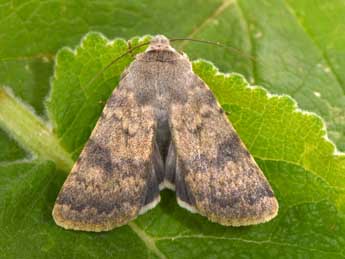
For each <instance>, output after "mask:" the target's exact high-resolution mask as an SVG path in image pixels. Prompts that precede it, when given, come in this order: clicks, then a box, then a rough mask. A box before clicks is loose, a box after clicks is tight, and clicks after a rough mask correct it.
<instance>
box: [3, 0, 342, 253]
mask: <svg viewBox="0 0 345 259" xmlns="http://www.w3.org/2000/svg"><path fill="white" fill-rule="evenodd" d="M344 11H345V5H344V3H343V2H342V1H341V0H334V1H331V2H324V1H312V2H311V1H309V0H305V1H297V0H286V1H248V0H247V1H244V0H243V1H240V0H239V1H231V0H230V1H227V0H226V1H215V0H212V1H174V4H173V5H172V4H169V3H167V2H166V1H126V2H124V1H97V2H95V1H48V2H47V1H35V0H34V1H25V2H20V1H18V2H13V1H3V2H1V3H0V14H1V15H0V17H1V18H0V19H1V23H0V46H1V47H0V84H1V85H6V86H8V87H10V89H12V91H13V93H14V95H15V96H17V97H20V98H21V99H22V100H23V101H24V102H25V103H27V104H29V105H30V107H32V109H33V111H34V112H35V113H36V114H37V115H39V116H41V117H42V118H43V120H44V121H43V122H42V125H43V126H42V127H46V126H47V124H50V125H51V126H52V129H53V131H49V127H46V128H47V130H48V131H49V132H50V133H49V134H48V135H49V136H48V137H47V140H49V141H51V142H49V141H48V142H47V143H49V145H48V146H47V147H45V148H44V149H43V148H42V149H41V151H42V152H39V150H38V149H37V146H35V145H33V143H34V142H35V140H36V139H38V138H39V137H41V136H39V134H38V133H40V132H41V131H40V130H41V128H37V134H33V135H30V134H29V133H31V131H30V128H28V129H27V134H26V132H25V131H24V132H21V133H22V135H20V136H19V135H18V134H16V132H15V130H14V129H13V128H10V127H9V125H8V123H7V122H8V121H10V119H11V118H13V119H14V120H17V121H20V120H22V118H24V117H25V116H26V117H27V118H32V119H33V121H35V120H37V117H36V116H35V115H34V114H32V113H31V110H30V109H28V107H27V106H22V105H21V104H20V103H18V102H17V101H15V100H14V101H13V103H14V107H22V108H23V113H19V112H18V113H14V112H13V111H10V110H7V109H6V108H5V107H10V105H6V106H5V101H6V100H11V97H10V96H9V95H8V94H7V92H6V91H3V90H2V92H0V126H2V128H3V129H6V130H5V131H1V132H0V147H1V149H0V150H1V152H0V161H1V162H0V193H1V195H0V196H1V197H2V199H1V201H0V211H1V214H0V225H1V236H0V254H1V255H3V256H4V257H5V258H37V257H41V258H45V257H50V258H59V257H62V256H66V257H70V256H75V257H94V258H97V257H104V256H113V257H121V258H126V257H128V258H133V257H138V258H147V257H150V258H151V257H161V258H164V257H168V258H194V257H200V256H202V257H208V258H213V257H230V256H234V255H236V256H242V257H254V256H255V257H265V258H266V257H297V256H301V257H302V256H309V257H314V258H315V257H320V258H324V257H325V256H327V257H330V258H332V257H334V258H339V257H344V253H343V247H344V242H345V241H344V238H345V228H344V227H345V225H344V222H345V221H344V215H345V207H344V188H345V182H344V176H343V174H344V170H345V166H344V164H345V162H344V160H345V159H344V157H343V156H339V155H338V156H336V155H334V154H333V151H334V147H333V146H332V145H331V144H330V142H328V141H327V140H326V139H325V138H324V127H323V124H322V121H321V120H320V119H319V118H317V117H315V116H314V115H311V114H305V113H304V114H302V113H300V112H298V111H297V110H296V107H295V104H294V102H293V101H291V99H289V98H287V97H270V96H269V95H267V93H266V91H264V90H263V89H261V88H248V87H247V83H246V82H245V80H244V79H243V78H242V77H241V76H238V75H232V76H230V77H225V76H224V75H222V74H217V72H216V71H215V68H214V67H213V66H211V65H210V64H208V63H205V62H201V61H200V62H196V63H194V69H195V71H196V72H197V73H198V74H199V75H200V76H201V77H202V78H203V79H204V80H205V81H206V82H207V83H208V84H209V85H210V87H211V88H212V90H213V91H214V93H215V94H216V96H217V98H218V100H219V101H220V102H221V104H222V105H223V106H224V108H225V109H226V110H227V111H228V112H229V114H230V115H229V117H230V119H231V121H232V123H233V124H234V126H235V127H236V129H237V131H238V132H239V134H240V136H241V138H242V139H243V140H244V141H245V143H246V145H247V146H248V148H249V149H250V151H251V153H252V154H253V155H254V156H255V159H256V160H257V162H258V163H259V165H260V166H261V168H262V169H263V171H264V173H265V174H266V176H267V177H268V178H269V180H270V182H271V183H272V186H273V189H274V191H275V193H276V195H277V197H278V199H279V203H280V213H279V216H278V217H277V218H276V219H275V220H273V221H271V222H270V223H267V224H263V225H258V226H253V227H246V228H225V227H221V226H219V225H216V224H212V223H209V222H208V221H207V220H205V219H204V218H202V217H199V216H196V215H192V214H190V213H189V212H187V211H185V210H183V209H180V208H179V207H178V206H177V205H176V202H175V198H174V194H173V193H172V192H169V191H165V192H163V194H162V195H163V200H162V202H161V204H160V205H159V206H158V207H157V208H156V209H154V210H153V211H151V212H149V213H148V214H146V215H144V216H142V217H140V218H139V219H138V220H136V221H135V222H134V223H133V224H131V225H130V226H124V227H121V228H119V229H116V230H114V231H111V232H109V233H101V234H92V233H91V234H90V233H79V232H72V231H64V230H62V229H60V228H58V227H57V226H55V224H54V222H53V221H52V218H51V209H52V206H53V204H54V200H55V198H56V195H57V192H58V190H59V188H60V186H61V184H62V182H63V180H64V178H65V176H66V174H65V172H66V171H68V170H66V169H65V168H66V167H68V165H69V164H70V163H71V160H70V158H69V156H71V157H72V158H73V159H75V158H76V157H77V155H78V153H79V152H80V149H81V148H82V146H83V144H84V143H85V141H86V140H87V137H88V135H89V133H90V131H91V130H92V128H93V125H94V123H95V121H96V120H97V117H98V114H99V112H100V111H101V109H102V107H103V105H104V102H105V100H106V99H107V97H108V96H109V94H110V93H111V91H112V89H113V87H114V85H116V82H117V80H118V76H119V74H120V73H121V71H122V69H123V68H124V67H125V66H126V65H127V64H128V63H129V62H130V61H131V57H128V58H127V59H124V60H122V61H121V62H120V63H119V64H117V66H116V67H113V68H112V69H111V70H110V71H108V72H107V73H106V74H105V75H104V76H103V77H102V78H100V79H99V80H97V81H96V82H95V83H94V84H92V85H89V86H88V88H87V89H85V88H83V86H87V82H89V81H90V78H91V77H92V76H93V75H94V74H95V73H97V71H98V70H99V69H100V68H101V67H104V65H106V64H107V63H108V62H109V60H111V59H113V58H114V57H116V56H118V54H119V53H122V52H123V51H124V50H126V49H127V44H126V42H124V41H115V42H114V43H112V44H109V43H107V40H106V39H104V38H103V37H101V36H100V35H98V34H90V35H89V36H87V37H86V38H85V39H84V41H83V43H82V44H81V46H80V47H78V49H77V51H76V52H74V53H73V52H71V51H70V50H68V49H63V50H62V51H61V52H59V55H58V57H57V56H56V54H57V51H58V49H60V48H61V47H63V46H70V47H72V48H75V47H76V46H77V45H78V44H79V42H80V40H81V38H82V36H83V35H84V34H85V33H87V32H89V31H99V32H102V33H103V34H104V35H106V36H107V37H108V38H115V37H124V38H126V39H128V38H130V37H133V36H136V35H144V34H151V35H154V34H157V33H163V34H165V35H167V36H169V37H171V38H172V37H186V36H188V37H194V38H200V39H209V40H213V41H220V42H222V43H224V44H227V45H231V46H234V47H236V48H239V49H240V50H241V53H244V54H242V55H241V54H238V53H230V52H228V51H225V50H224V49H220V48H216V47H214V46H208V45H198V44H195V43H191V42H180V43H178V44H177V45H176V47H178V48H180V49H182V50H184V51H185V52H187V53H188V55H189V56H190V58H191V59H195V58H204V59H207V60H210V61H212V62H213V63H214V64H215V65H216V66H217V67H219V69H220V70H221V71H224V72H238V73H241V74H243V75H244V76H245V78H246V79H247V80H248V81H249V82H250V83H251V84H253V85H254V84H257V85H261V86H263V87H265V88H266V89H268V90H269V92H270V93H279V94H289V95H290V96H292V97H293V98H294V99H295V100H296V101H297V103H298V106H299V107H300V108H302V109H304V110H308V111H312V112H315V113H317V114H318V115H320V116H321V117H322V118H323V119H324V121H325V122H326V125H327V130H328V136H329V138H330V139H331V140H332V141H333V142H335V143H336V145H337V147H338V149H339V150H345V144H344V143H345V141H344V140H345V113H344V111H345V110H344V108H345V107H344V106H345V95H344V91H345V90H344V89H345V86H344V82H345V76H344V73H341V72H342V71H343V70H344V67H345V50H344V48H345V36H344V34H342V33H341V32H342V31H344V29H345V21H344V18H343V15H342V14H343V13H344ZM137 42H138V38H135V39H133V41H132V43H133V45H135V44H137ZM248 55H249V56H254V57H255V59H251V58H248V57H247V56H248ZM55 60H57V65H56V67H55V74H54V61H55ZM53 74H54V77H53V78H52V79H51V77H52V75H53ZM50 90H51V94H50V97H49V99H48V101H45V98H46V97H47V96H48V93H49V92H50ZM1 103H2V104H3V106H1ZM8 103H11V102H8ZM8 103H6V104H8ZM25 111H27V113H26V112H25ZM30 114H31V115H30ZM11 115H12V116H11ZM13 115H16V116H17V117H16V116H13ZM6 116H7V117H6ZM30 116H31V117H30ZM26 117H25V118H26ZM47 121H49V122H48V123H47ZM38 124H39V123H38V122H37V125H38ZM34 129H36V128H34ZM12 131H13V132H12ZM5 132H6V133H5ZM9 135H13V136H14V137H15V138H16V139H21V140H23V141H22V143H21V145H18V144H17V142H15V141H14V140H13V139H12V138H11V137H9ZM20 137H22V138H20ZM42 138H44V136H43V137H42ZM29 140H32V141H29ZM25 141H26V142H25ZM43 144H44V143H43ZM43 144H42V145H43ZM55 144H56V146H54V145H55ZM22 146H23V147H25V148H22ZM56 147H57V148H56ZM60 149H61V150H62V151H61V154H60V153H59V154H60V155H61V156H57V157H65V158H66V159H65V163H64V164H63V165H62V164H59V162H57V161H59V160H57V159H55V158H56V157H53V156H50V155H51V154H54V153H56V152H57V151H56V150H60ZM65 150H66V151H67V152H66V153H64V151H65ZM32 153H33V154H34V155H36V156H34V159H33V160H31V161H28V160H23V159H24V158H29V157H31V156H32ZM66 154H67V155H66ZM44 155H46V156H47V157H44ZM42 158H45V159H42ZM49 158H50V159H49ZM48 160H50V161H48ZM61 165H62V166H61Z"/></svg>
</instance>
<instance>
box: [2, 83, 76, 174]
mask: <svg viewBox="0 0 345 259" xmlns="http://www.w3.org/2000/svg"><path fill="white" fill-rule="evenodd" d="M0 128H2V129H4V130H5V131H6V132H8V134H9V135H10V136H12V137H13V138H14V139H15V140H16V141H17V142H18V143H19V144H20V145H21V146H22V147H23V148H24V149H25V150H28V151H29V152H31V153H33V155H35V156H37V157H39V158H41V159H44V160H52V161H54V162H55V163H56V166H57V167H58V168H60V169H62V170H64V171H66V172H68V171H69V170H70V169H71V167H72V166H73V160H72V159H71V157H70V155H69V154H68V153H67V151H66V150H64V149H63V147H62V146H61V144H60V142H59V141H58V139H57V138H56V136H55V135H54V134H53V132H52V131H51V129H50V128H49V127H48V126H47V125H46V123H44V121H43V120H42V119H40V118H39V117H38V116H37V115H35V113H34V112H33V111H32V109H30V108H29V107H27V106H26V105H25V104H23V103H22V102H21V101H20V100H18V99H17V98H15V97H14V96H13V95H12V94H11V93H10V92H9V91H8V90H7V89H6V88H3V87H0Z"/></svg>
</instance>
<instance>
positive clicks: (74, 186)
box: [53, 35, 278, 231]
mask: <svg viewBox="0 0 345 259" xmlns="http://www.w3.org/2000/svg"><path fill="white" fill-rule="evenodd" d="M164 188H169V189H173V190H176V196H177V202H178V204H179V205H180V206H181V207H183V208H186V209H188V210H190V211H191V212H197V213H199V214H201V215H203V216H205V217H207V218H208V219H209V220H211V221H213V222H217V223H219V224H222V225H226V226H243V225H251V224H258V223H263V222H266V221H269V220H270V219H272V218H274V217H275V216H276V215H277V213H278V202H277V200H276V198H275V197H274V194H273V192H272V189H271V187H270V185H269V183H268V182H267V180H266V178H265V176H264V175H263V173H262V172H261V170H260V168H259V167H258V166H257V164H256V163H255V161H254V159H253V157H252V156H251V155H250V154H249V152H248V151H247V149H246V148H245V146H244V145H243V143H242V142H241V140H240V138H239V137H238V135H237V133H236V132H235V130H234V128H233V127H232V125H231V124H230V122H229V121H228V119H227V117H226V115H225V113H224V111H223V109H222V108H221V107H220V105H219V104H218V103H217V101H216V99H215V97H214V96H213V94H212V92H211V91H210V89H209V88H208V86H207V85H206V84H205V83H204V82H203V81H202V80H201V79H200V78H199V77H198V76H197V75H196V74H194V73H193V71H192V65H191V62H190V61H189V59H188V58H187V56H186V55H184V54H180V53H179V52H177V51H176V50H175V49H173V48H172V47H171V46H170V43H169V40H168V39H167V38H166V37H164V36H161V35H158V36H156V37H154V38H153V39H152V41H151V42H150V45H149V47H148V49H147V50H146V51H145V52H144V53H142V54H139V55H137V56H136V59H135V61H134V62H133V63H132V64H131V65H130V66H129V67H128V69H127V70H126V71H125V72H124V73H123V74H122V78H121V81H120V83H119V86H118V87H117V88H116V89H115V90H114V92H113V93H112V95H111V97H110V98H109V100H108V101H107V104H106V106H105V108H104V110H103V112H102V116H101V117H100V119H99V120H98V122H97V125H96V127H95V129H94V130H93V132H92V134H91V136H90V139H89V141H88V142H87V144H86V146H85V148H84V149H83V151H82V153H81V154H80V157H79V159H78V161H77V162H76V163H75V165H74V166H73V168H72V171H71V173H70V175H69V176H68V178H67V180H66V181H65V183H64V185H63V187H62V189H61V191H60V193H59V195H58V197H57V200H56V203H55V206H54V209H53V217H54V220H55V222H56V224H57V225H59V226H61V227H63V228H66V229H74V230H84V231H107V230H111V229H113V228H115V227H118V226H121V225H124V224H126V223H128V222H129V221H131V220H133V219H135V218H136V217H137V216H138V215H140V214H142V213H144V212H146V211H147V210H149V209H152V208H153V207H155V206H156V205H157V204H158V202H159V201H160V196H159V191H160V190H162V189H164Z"/></svg>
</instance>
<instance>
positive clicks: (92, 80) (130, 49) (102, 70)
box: [86, 42, 150, 87]
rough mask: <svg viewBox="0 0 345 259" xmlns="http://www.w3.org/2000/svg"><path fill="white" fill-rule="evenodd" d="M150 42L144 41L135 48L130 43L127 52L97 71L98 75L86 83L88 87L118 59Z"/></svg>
mask: <svg viewBox="0 0 345 259" xmlns="http://www.w3.org/2000/svg"><path fill="white" fill-rule="evenodd" d="M149 44H150V42H144V43H141V44H139V45H137V46H134V47H133V48H132V47H131V45H129V50H127V51H126V52H125V53H123V54H121V55H120V56H118V57H117V58H115V59H114V60H113V61H111V62H110V63H109V64H108V65H106V66H105V67H103V68H102V69H101V70H99V71H98V72H97V74H96V75H94V77H93V78H92V79H91V81H90V82H89V83H88V84H87V85H86V87H89V86H90V85H91V84H92V83H93V82H94V81H95V80H96V79H97V78H98V77H99V76H100V75H101V74H102V73H104V72H105V71H107V70H108V69H109V68H110V67H111V66H112V65H114V64H115V63H116V62H117V61H119V60H120V59H121V58H123V57H125V56H127V55H128V54H130V53H132V52H133V50H136V49H138V48H141V47H143V46H145V45H149Z"/></svg>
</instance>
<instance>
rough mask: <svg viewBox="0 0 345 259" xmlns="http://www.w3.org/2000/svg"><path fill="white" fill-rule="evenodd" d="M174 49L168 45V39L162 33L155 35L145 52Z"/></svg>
mask: <svg viewBox="0 0 345 259" xmlns="http://www.w3.org/2000/svg"><path fill="white" fill-rule="evenodd" d="M157 50H158V51H166V50H168V51H174V49H173V48H172V47H171V46H170V41H169V39H168V38H167V37H165V36H164V35H156V36H155V37H154V38H153V39H152V40H151V42H150V45H149V47H148V48H147V50H146V51H147V52H149V51H157Z"/></svg>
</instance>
